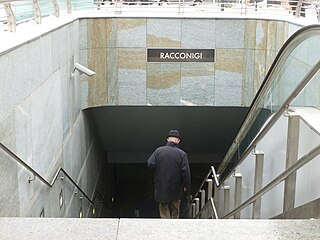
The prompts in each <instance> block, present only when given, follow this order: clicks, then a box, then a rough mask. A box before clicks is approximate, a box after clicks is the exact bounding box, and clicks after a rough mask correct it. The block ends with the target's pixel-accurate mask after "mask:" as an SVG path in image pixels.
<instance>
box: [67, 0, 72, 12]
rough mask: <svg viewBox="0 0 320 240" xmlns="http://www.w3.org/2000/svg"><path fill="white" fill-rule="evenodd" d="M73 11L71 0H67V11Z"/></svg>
mask: <svg viewBox="0 0 320 240" xmlns="http://www.w3.org/2000/svg"><path fill="white" fill-rule="evenodd" d="M71 12H72V5H71V0H67V13H68V14H71Z"/></svg>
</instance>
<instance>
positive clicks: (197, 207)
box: [194, 198, 200, 216]
mask: <svg viewBox="0 0 320 240" xmlns="http://www.w3.org/2000/svg"><path fill="white" fill-rule="evenodd" d="M194 201H195V216H196V215H197V214H198V213H199V210H200V209H199V198H195V199H194Z"/></svg>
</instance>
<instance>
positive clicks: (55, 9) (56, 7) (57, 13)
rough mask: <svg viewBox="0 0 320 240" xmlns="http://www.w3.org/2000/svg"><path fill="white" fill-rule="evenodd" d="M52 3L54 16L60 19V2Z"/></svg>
mask: <svg viewBox="0 0 320 240" xmlns="http://www.w3.org/2000/svg"><path fill="white" fill-rule="evenodd" d="M52 3H53V15H54V16H56V17H59V16H60V9H59V4H58V0H52Z"/></svg>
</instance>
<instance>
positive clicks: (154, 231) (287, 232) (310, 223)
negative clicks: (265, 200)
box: [0, 218, 320, 240]
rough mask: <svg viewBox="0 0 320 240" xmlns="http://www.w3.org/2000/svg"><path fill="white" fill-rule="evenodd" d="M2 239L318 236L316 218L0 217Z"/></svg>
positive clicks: (269, 239)
mask: <svg viewBox="0 0 320 240" xmlns="http://www.w3.org/2000/svg"><path fill="white" fill-rule="evenodd" d="M0 239H1V240H18V239H19V240H27V239H28V240H30V239H31V240H40V239H41V240H53V239H54V240H57V239H72V240H73V239H81V240H89V239H90V240H102V239H103V240H132V239H133V240H153V239H155V240H162V239H165V240H171V239H174V240H176V239H181V240H189V239H190V240H191V239H192V240H194V239H196V240H209V239H210V240H211V239H217V240H227V239H228V240H233V239H234V240H235V239H237V240H302V239H303V240H319V239H320V219H318V220H208V219H198V220H193V219H180V220H170V219H168V220H163V219H75V218H73V219H71V218H69V219H65V218H63V219H62V218H0Z"/></svg>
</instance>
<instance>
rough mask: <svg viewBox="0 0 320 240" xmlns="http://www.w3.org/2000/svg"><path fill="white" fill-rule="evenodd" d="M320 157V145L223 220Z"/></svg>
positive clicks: (227, 215)
mask: <svg viewBox="0 0 320 240" xmlns="http://www.w3.org/2000/svg"><path fill="white" fill-rule="evenodd" d="M319 155H320V144H319V145H317V146H316V147H315V148H313V149H312V150H311V151H310V152H309V153H307V154H306V155H304V156H303V157H301V158H300V159H298V160H297V161H296V162H294V163H293V164H292V165H291V166H290V167H288V168H287V169H286V170H285V171H283V172H282V173H280V174H279V175H278V176H277V177H275V178H274V179H273V180H272V181H271V182H269V183H268V184H267V185H266V186H265V187H263V188H261V189H260V190H259V191H258V192H257V193H256V194H254V195H253V196H252V197H250V198H248V199H247V200H246V201H244V202H243V203H242V204H240V205H239V206H238V207H236V208H235V209H233V210H232V211H231V212H229V213H227V214H226V215H225V216H223V217H222V218H224V219H227V218H230V217H231V216H233V215H234V214H236V213H238V212H240V211H241V210H242V209H244V208H245V207H247V206H249V205H250V204H251V203H253V202H254V201H256V200H257V199H258V198H260V197H261V196H263V195H264V194H265V193H267V192H269V191H270V190H271V189H273V188H274V187H275V186H277V185H278V184H279V183H281V182H282V181H284V180H285V179H286V178H287V177H288V176H290V174H292V173H294V172H296V171H297V170H299V169H300V168H301V167H303V166H304V165H305V164H307V163H308V162H310V161H311V160H313V159H314V158H315V157H317V156H319Z"/></svg>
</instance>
